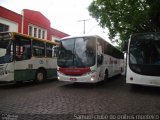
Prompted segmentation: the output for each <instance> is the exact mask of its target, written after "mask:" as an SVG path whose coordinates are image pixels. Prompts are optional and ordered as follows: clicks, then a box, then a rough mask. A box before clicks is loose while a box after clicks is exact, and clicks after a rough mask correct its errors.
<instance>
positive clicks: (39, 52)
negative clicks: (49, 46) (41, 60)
mask: <svg viewBox="0 0 160 120" xmlns="http://www.w3.org/2000/svg"><path fill="white" fill-rule="evenodd" d="M32 43H33V55H34V56H36V57H44V56H45V44H44V42H41V41H33V42H32Z"/></svg>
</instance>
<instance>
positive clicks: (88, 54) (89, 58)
mask: <svg viewBox="0 0 160 120" xmlns="http://www.w3.org/2000/svg"><path fill="white" fill-rule="evenodd" d="M95 53H96V44H95V38H92V37H85V38H74V39H66V40H62V41H61V45H60V47H59V55H58V66H60V67H90V66H93V65H94V64H95V56H96V54H95Z"/></svg>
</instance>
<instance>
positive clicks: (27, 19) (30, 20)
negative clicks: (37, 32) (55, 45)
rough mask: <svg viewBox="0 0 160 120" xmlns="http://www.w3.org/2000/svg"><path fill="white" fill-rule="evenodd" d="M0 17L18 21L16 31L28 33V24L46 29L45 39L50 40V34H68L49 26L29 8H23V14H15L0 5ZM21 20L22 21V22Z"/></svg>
mask: <svg viewBox="0 0 160 120" xmlns="http://www.w3.org/2000/svg"><path fill="white" fill-rule="evenodd" d="M0 17H2V18H5V19H8V20H10V21H14V22H16V23H18V32H20V33H23V34H27V35H28V28H29V25H30V24H32V25H35V26H38V27H40V28H43V29H46V30H47V39H48V40H51V35H53V36H56V37H58V38H62V37H66V36H69V35H68V34H66V33H64V32H61V31H59V30H57V29H54V28H51V23H50V21H49V20H48V19H47V18H46V17H45V16H44V15H43V14H41V13H40V12H38V11H33V10H29V9H24V10H23V14H22V15H20V14H17V13H15V12H13V11H11V10H8V9H6V8H4V7H2V6H0ZM22 21H23V22H22Z"/></svg>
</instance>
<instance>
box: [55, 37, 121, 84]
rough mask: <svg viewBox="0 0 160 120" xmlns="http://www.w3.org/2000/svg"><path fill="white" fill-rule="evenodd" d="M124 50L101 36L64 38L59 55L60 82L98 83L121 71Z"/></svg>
mask: <svg viewBox="0 0 160 120" xmlns="http://www.w3.org/2000/svg"><path fill="white" fill-rule="evenodd" d="M123 60H124V56H123V53H122V52H121V51H119V50H118V49H116V48H115V47H113V46H112V45H111V44H109V43H108V42H107V41H105V40H104V39H102V38H101V37H99V36H97V35H91V36H89V35H83V36H76V37H67V38H63V39H62V40H61V41H60V46H59V53H58V56H57V63H58V67H57V73H58V79H59V80H60V81H70V82H87V83H96V82H99V81H102V80H104V79H107V78H109V77H112V76H114V75H118V74H121V72H123V67H124V66H123V64H122V63H123Z"/></svg>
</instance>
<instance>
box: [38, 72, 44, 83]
mask: <svg viewBox="0 0 160 120" xmlns="http://www.w3.org/2000/svg"><path fill="white" fill-rule="evenodd" d="M37 78H38V80H39V81H42V80H43V73H38V74H37Z"/></svg>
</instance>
